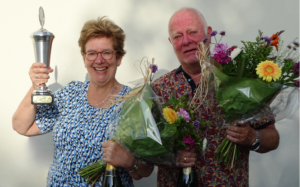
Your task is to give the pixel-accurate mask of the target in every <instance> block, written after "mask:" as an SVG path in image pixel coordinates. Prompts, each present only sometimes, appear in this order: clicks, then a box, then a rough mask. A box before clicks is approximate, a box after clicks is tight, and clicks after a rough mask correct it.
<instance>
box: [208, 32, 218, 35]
mask: <svg viewBox="0 0 300 187" xmlns="http://www.w3.org/2000/svg"><path fill="white" fill-rule="evenodd" d="M217 34H218V32H217V31H211V33H210V36H216V35H217Z"/></svg>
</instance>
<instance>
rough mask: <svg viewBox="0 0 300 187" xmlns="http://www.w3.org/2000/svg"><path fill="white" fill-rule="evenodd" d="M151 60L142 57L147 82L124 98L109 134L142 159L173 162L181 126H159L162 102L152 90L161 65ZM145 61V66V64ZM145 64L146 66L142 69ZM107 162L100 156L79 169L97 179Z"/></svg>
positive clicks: (89, 180) (111, 123)
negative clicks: (175, 142) (144, 59)
mask: <svg viewBox="0 0 300 187" xmlns="http://www.w3.org/2000/svg"><path fill="white" fill-rule="evenodd" d="M153 62H154V61H152V63H151V64H150V63H149V62H148V60H146V61H143V59H142V61H141V64H140V68H141V73H142V74H143V75H144V79H143V83H142V84H141V83H137V87H136V88H135V89H132V90H131V92H130V93H129V94H128V95H127V96H125V97H124V98H122V99H120V100H117V101H116V102H121V103H120V104H119V106H118V107H117V108H116V109H115V112H113V114H112V116H111V122H110V125H109V134H110V135H109V137H110V139H111V140H114V141H117V142H119V143H120V144H121V145H122V146H123V147H125V148H126V149H127V150H128V151H129V152H131V153H132V154H133V155H134V156H135V157H138V159H140V160H142V161H145V162H150V163H154V164H156V163H157V164H158V163H159V164H161V163H164V164H170V163H171V162H172V160H173V156H174V154H173V145H174V143H173V140H174V137H175V135H176V133H177V129H176V127H175V126H174V125H172V124H166V125H164V126H161V127H160V128H158V127H157V124H156V120H155V119H154V117H153V115H152V112H153V113H155V114H156V115H155V116H156V118H157V120H158V119H161V118H162V106H161V103H160V102H159V98H158V96H157V95H156V94H155V93H154V92H153V90H152V80H153V76H154V73H155V72H156V71H157V66H156V65H155V64H154V63H153ZM143 65H144V66H143ZM143 67H144V70H142V69H143ZM105 167H106V163H105V162H103V160H102V159H101V160H99V161H98V162H97V163H94V164H92V165H90V166H87V167H84V168H82V169H80V170H79V174H80V175H81V176H82V177H84V178H87V183H92V182H93V183H95V182H96V181H97V180H98V178H99V177H100V176H101V175H102V173H103V172H104V171H105Z"/></svg>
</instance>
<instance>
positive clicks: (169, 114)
mask: <svg viewBox="0 0 300 187" xmlns="http://www.w3.org/2000/svg"><path fill="white" fill-rule="evenodd" d="M163 115H164V118H165V119H166V120H167V122H168V123H170V124H173V123H174V122H175V121H176V119H177V114H176V112H175V111H174V110H172V109H171V108H164V109H163Z"/></svg>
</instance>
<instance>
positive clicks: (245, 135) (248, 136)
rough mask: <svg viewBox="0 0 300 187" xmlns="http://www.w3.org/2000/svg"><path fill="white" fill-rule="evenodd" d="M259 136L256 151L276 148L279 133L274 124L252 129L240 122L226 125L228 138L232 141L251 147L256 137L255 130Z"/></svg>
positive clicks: (261, 151) (260, 151)
mask: <svg viewBox="0 0 300 187" xmlns="http://www.w3.org/2000/svg"><path fill="white" fill-rule="evenodd" d="M255 131H257V132H258V134H259V136H260V147H259V149H258V150H256V152H258V153H267V152H269V151H272V150H275V149H277V147H278V145H279V133H278V131H277V130H276V128H275V125H274V124H271V125H269V126H267V127H265V128H263V129H259V130H254V129H253V128H251V127H250V125H249V124H241V125H239V126H228V127H227V130H226V133H227V138H228V140H230V141H232V142H233V143H236V144H239V145H242V146H247V147H251V146H252V144H253V143H254V142H255V139H256V132H255Z"/></svg>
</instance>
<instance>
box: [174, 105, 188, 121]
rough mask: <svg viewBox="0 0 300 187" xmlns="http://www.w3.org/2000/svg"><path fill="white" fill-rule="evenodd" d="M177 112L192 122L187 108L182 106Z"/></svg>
mask: <svg viewBox="0 0 300 187" xmlns="http://www.w3.org/2000/svg"><path fill="white" fill-rule="evenodd" d="M176 114H177V116H178V117H179V116H182V117H183V118H184V120H185V121H186V122H190V120H191V118H190V115H189V113H188V112H187V111H186V110H185V109H182V108H180V109H179V111H178V112H177V113H176Z"/></svg>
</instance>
